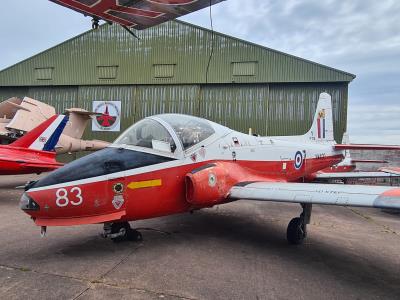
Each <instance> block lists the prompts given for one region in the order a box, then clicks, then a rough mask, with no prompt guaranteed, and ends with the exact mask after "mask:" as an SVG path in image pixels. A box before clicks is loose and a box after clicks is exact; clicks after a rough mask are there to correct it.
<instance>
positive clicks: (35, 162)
mask: <svg viewBox="0 0 400 300" xmlns="http://www.w3.org/2000/svg"><path fill="white" fill-rule="evenodd" d="M6 162H15V163H18V164H20V165H21V166H24V167H29V168H39V169H40V168H43V169H49V168H58V167H61V166H62V165H63V164H62V163H59V162H57V161H55V162H54V163H53V162H46V161H43V160H40V159H31V158H23V159H21V158H10V157H5V156H0V164H1V163H6ZM0 169H1V167H0Z"/></svg>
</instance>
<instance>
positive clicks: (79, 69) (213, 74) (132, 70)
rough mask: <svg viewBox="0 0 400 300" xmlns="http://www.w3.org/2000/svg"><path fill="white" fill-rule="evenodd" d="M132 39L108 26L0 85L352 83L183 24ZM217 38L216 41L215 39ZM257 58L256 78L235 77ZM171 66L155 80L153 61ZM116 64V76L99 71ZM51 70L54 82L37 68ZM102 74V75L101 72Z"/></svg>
mask: <svg viewBox="0 0 400 300" xmlns="http://www.w3.org/2000/svg"><path fill="white" fill-rule="evenodd" d="M140 37H141V39H140V40H137V39H135V38H133V37H132V36H131V35H129V33H127V32H126V31H125V30H124V29H122V28H121V27H120V26H114V25H111V26H110V25H107V24H106V25H104V26H101V27H100V28H99V29H98V30H97V31H89V32H87V33H85V34H82V35H80V36H78V37H76V38H73V39H71V40H69V41H67V42H65V43H62V44H60V45H58V46H56V47H53V48H51V49H49V50H47V51H45V52H43V53H40V54H38V55H36V56H33V57H31V58H29V59H27V60H25V61H23V62H21V63H19V64H17V65H15V66H13V67H10V68H8V69H5V70H3V71H1V72H0V86H25V85H27V86H34V85H36V86H38V85H39V86H40V85H43V86H46V85H121V84H124V85H125V84H128V85H130V84H153V85H154V84H159V85H164V84H199V83H205V80H206V69H207V63H208V60H209V56H210V53H211V45H212V44H214V51H213V53H214V55H213V57H212V60H211V64H210V70H209V76H208V82H209V83H232V82H235V83H264V82H269V83H271V82H345V81H347V82H349V81H351V80H353V79H354V75H352V74H349V73H346V72H343V71H339V70H336V69H333V68H330V67H327V66H322V65H319V64H317V63H314V62H310V61H306V60H304V59H301V58H298V57H294V56H291V55H288V54H285V53H282V52H278V51H275V50H272V49H269V48H265V47H261V46H259V45H255V44H251V43H248V42H246V41H242V40H239V39H236V38H233V37H229V36H226V35H223V34H219V33H214V34H213V33H212V32H210V31H209V30H206V29H204V28H200V27H197V26H193V25H190V24H187V23H183V22H178V21H175V22H168V23H164V24H162V25H160V26H156V27H154V28H150V29H147V30H145V31H142V32H140ZM213 39H214V43H212V40H213ZM235 62H256V70H255V75H254V76H234V75H233V63H235ZM156 64H173V65H175V67H174V72H175V74H174V76H173V77H172V78H156V77H155V76H154V65H156ZM104 66H118V70H117V72H116V74H117V77H116V78H115V79H101V78H99V74H98V69H99V67H104ZM41 68H51V69H52V72H50V73H52V76H53V79H52V80H39V79H35V76H37V74H36V73H35V70H38V69H41ZM100 77H102V76H100Z"/></svg>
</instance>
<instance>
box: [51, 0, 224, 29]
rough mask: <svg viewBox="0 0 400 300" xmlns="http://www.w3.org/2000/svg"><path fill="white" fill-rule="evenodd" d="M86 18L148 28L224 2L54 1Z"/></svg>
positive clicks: (191, 0) (142, 0)
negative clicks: (86, 16) (90, 17)
mask: <svg viewBox="0 0 400 300" xmlns="http://www.w3.org/2000/svg"><path fill="white" fill-rule="evenodd" d="M50 1H52V2H54V3H57V4H60V5H62V6H65V7H68V8H71V9H73V10H75V11H78V12H80V13H83V14H84V15H88V16H92V17H94V18H97V19H100V20H105V21H108V22H112V23H117V24H120V25H123V26H127V27H133V28H135V29H139V30H141V29H145V28H148V27H152V26H155V25H158V24H160V23H163V22H166V21H169V20H172V19H176V18H178V17H180V16H183V15H186V14H188V13H191V12H194V11H197V10H199V9H202V8H205V7H208V6H210V4H211V5H214V4H217V3H219V2H222V1H224V0H50Z"/></svg>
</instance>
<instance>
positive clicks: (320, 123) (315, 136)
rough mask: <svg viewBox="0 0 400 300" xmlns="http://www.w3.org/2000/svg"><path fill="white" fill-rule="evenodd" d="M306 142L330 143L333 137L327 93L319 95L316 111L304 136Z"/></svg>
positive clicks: (330, 107) (330, 108)
mask: <svg viewBox="0 0 400 300" xmlns="http://www.w3.org/2000/svg"><path fill="white" fill-rule="evenodd" d="M304 137H305V138H306V139H308V140H311V141H315V142H332V141H334V137H333V117H332V98H331V95H329V94H328V93H321V94H320V95H319V100H318V105H317V110H316V111H315V115H314V120H313V123H312V125H311V128H310V130H309V131H308V132H307V133H306V134H305V135H304Z"/></svg>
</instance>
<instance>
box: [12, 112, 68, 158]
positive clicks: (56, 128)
mask: <svg viewBox="0 0 400 300" xmlns="http://www.w3.org/2000/svg"><path fill="white" fill-rule="evenodd" d="M67 122H68V117H67V116H65V115H54V116H52V117H51V118H49V119H47V120H46V121H44V122H43V123H41V124H40V125H39V126H37V127H36V128H34V129H32V130H31V131H29V132H28V133H27V134H25V135H24V136H23V137H21V138H19V139H18V140H16V141H15V142H14V143H12V144H10V145H9V146H11V147H22V148H29V149H33V150H43V151H53V150H54V148H55V146H56V144H57V142H58V139H59V138H60V135H61V133H62V132H63V130H64V128H65V125H66V124H67Z"/></svg>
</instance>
